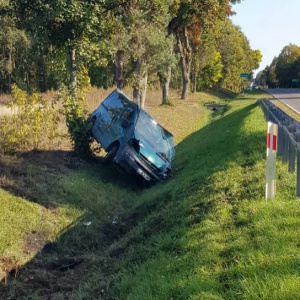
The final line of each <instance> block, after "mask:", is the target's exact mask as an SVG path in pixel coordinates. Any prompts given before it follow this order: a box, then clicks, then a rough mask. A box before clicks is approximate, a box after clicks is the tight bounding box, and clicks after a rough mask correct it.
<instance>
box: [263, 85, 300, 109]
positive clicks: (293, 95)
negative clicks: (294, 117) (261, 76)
mask: <svg viewBox="0 0 300 300" xmlns="http://www.w3.org/2000/svg"><path fill="white" fill-rule="evenodd" d="M266 91H267V92H268V93H270V94H271V95H272V96H274V97H275V98H277V99H278V100H280V101H281V102H283V103H284V104H285V105H287V106H288V107H289V108H291V109H292V110H294V111H295V112H296V113H298V114H300V89H268V90H266Z"/></svg>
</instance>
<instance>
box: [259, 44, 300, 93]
mask: <svg viewBox="0 0 300 300" xmlns="http://www.w3.org/2000/svg"><path fill="white" fill-rule="evenodd" d="M295 79H296V81H297V80H298V79H300V46H297V45H294V44H289V45H287V46H285V47H284V48H283V49H282V50H281V52H280V54H279V55H278V56H277V57H274V59H273V61H272V63H271V64H270V66H267V67H266V68H265V69H264V70H263V72H261V73H258V74H257V78H256V81H257V84H259V85H262V86H268V87H270V88H277V87H281V88H290V87H299V83H298V82H295Z"/></svg>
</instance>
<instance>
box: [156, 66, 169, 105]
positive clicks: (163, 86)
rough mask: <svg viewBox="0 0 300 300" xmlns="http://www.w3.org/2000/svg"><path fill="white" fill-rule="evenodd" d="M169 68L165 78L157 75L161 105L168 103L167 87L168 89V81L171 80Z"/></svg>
mask: <svg viewBox="0 0 300 300" xmlns="http://www.w3.org/2000/svg"><path fill="white" fill-rule="evenodd" d="M171 71H172V70H171V67H170V66H169V67H168V72H167V76H166V77H165V76H163V75H162V74H159V79H160V85H161V90H162V104H168V102H169V87H170V80H171Z"/></svg>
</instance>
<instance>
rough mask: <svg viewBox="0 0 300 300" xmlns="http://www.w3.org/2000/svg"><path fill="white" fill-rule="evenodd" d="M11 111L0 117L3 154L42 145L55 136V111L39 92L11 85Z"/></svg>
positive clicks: (56, 134)
mask: <svg viewBox="0 0 300 300" xmlns="http://www.w3.org/2000/svg"><path fill="white" fill-rule="evenodd" d="M12 96H13V100H12V101H10V102H8V103H7V106H8V107H10V108H11V114H10V115H9V116H4V117H2V118H1V119H0V147H1V148H0V149H1V151H2V152H4V153H15V152H17V151H28V150H33V149H39V148H41V147H45V146H46V145H47V144H48V143H49V140H52V139H54V138H55V137H57V136H58V129H57V128H58V126H57V125H58V121H59V113H58V112H57V111H56V110H55V108H54V103H47V102H46V101H45V100H44V99H43V98H42V97H41V95H40V94H38V93H33V94H28V93H26V92H24V91H22V90H20V89H19V88H18V87H17V86H16V85H13V86H12Z"/></svg>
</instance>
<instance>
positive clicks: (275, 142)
mask: <svg viewBox="0 0 300 300" xmlns="http://www.w3.org/2000/svg"><path fill="white" fill-rule="evenodd" d="M272 150H274V151H277V136H276V135H273V147H272Z"/></svg>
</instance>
